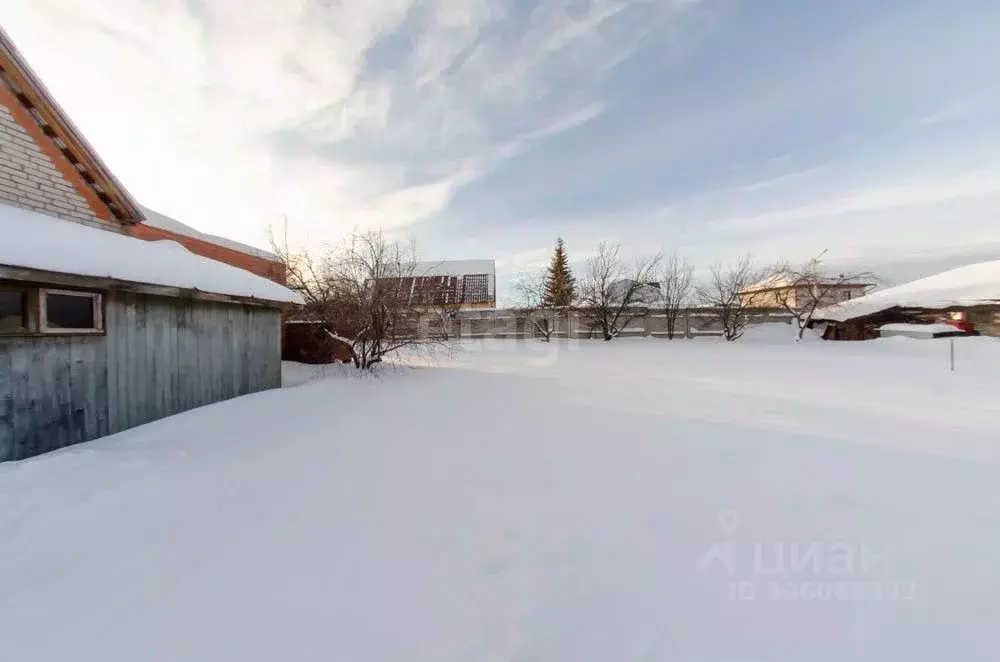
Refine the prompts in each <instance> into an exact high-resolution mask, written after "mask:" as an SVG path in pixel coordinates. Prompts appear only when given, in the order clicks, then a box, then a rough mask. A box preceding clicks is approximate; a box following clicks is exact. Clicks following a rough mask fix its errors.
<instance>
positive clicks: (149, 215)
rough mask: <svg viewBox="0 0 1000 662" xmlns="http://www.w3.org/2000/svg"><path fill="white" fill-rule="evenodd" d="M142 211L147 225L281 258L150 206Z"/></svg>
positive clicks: (252, 253)
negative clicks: (201, 228)
mask: <svg viewBox="0 0 1000 662" xmlns="http://www.w3.org/2000/svg"><path fill="white" fill-rule="evenodd" d="M142 211H143V212H144V213H145V214H146V225H150V226H152V227H154V228H159V229H161V230H167V231H168V232H173V233H174V234H179V235H183V236H185V237H191V238H192V239H201V240H202V241H205V242H208V243H210V244H215V245H216V246H222V247H224V248H228V249H230V250H234V251H237V252H239V253H246V254H247V255H254V256H256V257H260V258H264V259H265V260H272V261H274V262H277V261H278V260H279V258H278V256H277V255H275V254H274V253H269V252H267V251H265V250H261V249H259V248H255V247H254V246H248V245H247V244H241V243H240V242H238V241H233V240H232V239H227V238H225V237H219V236H217V235H214V234H206V233H204V232H201V231H200V230H196V229H194V228H193V227H191V226H190V225H186V224H184V223H181V222H180V221H178V220H177V219H175V218H170V217H169V216H167V215H165V214H161V213H160V212H158V211H153V210H152V209H150V208H149V207H143V208H142Z"/></svg>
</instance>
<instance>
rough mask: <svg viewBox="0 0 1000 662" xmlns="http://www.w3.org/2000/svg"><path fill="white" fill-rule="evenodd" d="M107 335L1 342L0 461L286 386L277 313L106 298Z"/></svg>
mask: <svg viewBox="0 0 1000 662" xmlns="http://www.w3.org/2000/svg"><path fill="white" fill-rule="evenodd" d="M104 301H105V306H106V313H105V314H106V319H105V327H106V329H107V332H106V335H102V336H65V337H54V336H31V337H2V336H0V461H3V460H14V459H23V458H26V457H31V456H32V455H37V454H39V453H44V452H47V451H51V450H55V449H57V448H61V447H63V446H68V445H71V444H75V443H79V442H82V441H88V440H91V439H96V438H98V437H102V436H104V435H107V434H113V433H115V432H120V431H122V430H126V429H128V428H131V427H135V426H137V425H142V424H143V423H148V422H150V421H154V420H157V419H159V418H163V417H165V416H170V415H172V414H176V413H179V412H182V411H186V410H188V409H192V408H194V407H200V406H202V405H207V404H211V403H213V402H218V401H220V400H225V399H228V398H232V397H236V396H239V395H245V394H247V393H253V392H256V391H261V390H265V389H269V388H276V387H278V386H280V385H281V354H280V352H281V323H280V312H279V311H278V310H276V309H270V308H263V307H259V306H249V305H239V304H226V303H215V302H206V301H196V300H191V299H172V298H166V297H157V296H150V295H144V294H131V293H105V295H104Z"/></svg>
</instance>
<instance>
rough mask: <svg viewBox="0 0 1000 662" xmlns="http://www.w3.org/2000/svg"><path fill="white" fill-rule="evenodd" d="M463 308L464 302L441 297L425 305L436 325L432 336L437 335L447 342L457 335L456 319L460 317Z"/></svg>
mask: <svg viewBox="0 0 1000 662" xmlns="http://www.w3.org/2000/svg"><path fill="white" fill-rule="evenodd" d="M461 308H462V304H460V303H457V302H454V301H448V300H440V299H439V300H437V301H434V302H433V303H431V304H428V305H427V306H425V309H426V310H427V312H428V313H429V314H430V315H431V318H432V320H433V321H434V323H435V326H434V327H433V330H432V331H431V336H432V337H437V338H438V339H440V340H443V341H445V342H447V341H449V340H453V339H454V338H455V335H456V334H455V333H453V331H454V328H455V320H456V318H457V317H458V311H459V310H461Z"/></svg>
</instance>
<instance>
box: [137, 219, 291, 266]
mask: <svg viewBox="0 0 1000 662" xmlns="http://www.w3.org/2000/svg"><path fill="white" fill-rule="evenodd" d="M142 211H143V213H144V215H145V217H146V220H145V221H144V222H143V223H139V224H135V225H131V226H129V227H128V229H127V232H128V234H130V235H132V236H133V237H138V238H139V239H146V240H149V241H157V240H160V239H170V240H172V241H176V242H177V243H179V244H181V245H182V246H184V247H185V248H187V249H188V250H189V251H191V252H192V253H195V254H197V255H201V256H203V257H207V258H211V259H213V260H218V261H219V262H225V263H226V264H231V265H233V266H234V267H239V268H240V269H245V270H247V271H249V272H250V273H253V274H257V275H258V276H262V277H264V278H267V279H269V280H273V281H274V282H276V283H281V284H282V285H284V284H285V267H284V265H283V264H282V262H281V259H280V258H279V257H278V256H277V255H275V254H274V253H269V252H267V251H264V250H261V249H259V248H255V247H254V246H248V245H246V244H241V243H240V242H238V241H233V240H232V239H227V238H225V237H218V236H215V235H211V234H205V233H204V232H199V231H198V230H195V229H194V228H193V227H191V226H189V225H185V224H184V223H181V222H180V221H177V220H174V219H172V218H170V217H169V216H165V215H163V214H161V213H159V212H155V211H153V210H152V209H148V208H146V207H143V208H142Z"/></svg>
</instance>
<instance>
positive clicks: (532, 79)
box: [0, 0, 1000, 281]
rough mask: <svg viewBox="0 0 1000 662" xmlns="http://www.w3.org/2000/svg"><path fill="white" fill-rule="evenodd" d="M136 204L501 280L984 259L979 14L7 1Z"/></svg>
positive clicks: (626, 2) (997, 20)
mask: <svg viewBox="0 0 1000 662" xmlns="http://www.w3.org/2000/svg"><path fill="white" fill-rule="evenodd" d="M0 20H2V21H3V27H4V28H5V29H6V30H7V31H8V33H9V34H10V35H11V37H12V38H13V39H14V41H15V42H16V43H17V44H18V46H19V47H20V49H21V50H22V51H23V53H24V54H25V56H26V57H27V59H28V60H29V62H30V63H31V64H32V65H33V67H34V68H35V69H36V71H37V72H38V73H39V74H40V76H41V77H42V78H43V80H44V81H45V82H46V84H47V85H48V86H49V88H50V89H51V91H52V92H53V93H54V95H55V97H56V98H57V99H58V101H59V102H60V103H61V104H62V105H63V106H64V107H65V109H66V110H67V111H68V113H69V114H70V116H71V117H72V118H73V120H74V121H75V122H76V123H77V125H79V127H80V128H81V129H82V131H83V133H84V134H85V135H86V136H87V137H88V138H89V139H90V141H91V142H92V143H93V144H94V145H95V147H96V148H97V150H98V152H99V153H100V154H101V155H102V157H103V158H104V160H105V161H106V162H108V164H109V165H110V167H111V168H112V170H114V171H115V172H116V174H117V175H118V176H119V178H120V179H121V180H122V181H123V182H124V183H125V185H126V187H127V188H128V189H129V190H130V191H131V192H132V193H133V195H134V196H135V197H137V198H138V199H139V200H140V201H141V202H142V203H143V204H145V205H147V206H149V207H152V208H154V209H157V210H159V211H161V212H164V213H166V214H168V215H171V216H173V217H175V218H177V219H179V220H181V221H183V222H186V223H188V224H190V225H193V226H195V227H197V228H198V229H200V230H203V231H205V232H210V233H213V234H219V235H224V236H227V237H230V238H233V239H236V240H239V241H243V242H246V243H250V244H255V245H259V246H264V247H266V246H267V239H266V236H267V235H266V230H267V228H268V227H279V226H280V225H281V224H282V222H283V221H282V219H287V224H288V236H289V238H290V241H291V242H292V243H293V244H294V245H297V246H303V247H309V248H311V249H313V250H321V249H322V247H323V246H325V245H327V244H329V243H331V242H336V241H337V240H338V239H341V238H343V237H344V236H346V235H347V234H349V233H351V232H353V231H357V230H366V229H371V228H382V229H385V230H387V231H388V232H390V233H392V234H393V236H400V237H403V236H405V237H407V238H413V239H414V240H415V241H416V244H417V246H418V250H419V252H420V255H421V257H422V258H424V259H435V260H437V259H448V258H453V259H461V258H489V257H492V258H495V259H496V260H497V265H498V276H499V278H501V279H503V278H504V277H506V276H509V275H511V274H514V273H517V272H519V271H522V270H524V269H530V268H532V267H533V266H535V265H537V264H540V263H544V262H545V261H546V260H547V259H548V256H549V255H550V253H551V250H552V247H553V245H554V243H555V239H556V237H557V236H562V237H563V238H564V239H565V241H566V246H567V250H568V253H569V255H570V257H571V258H573V259H575V260H577V261H579V260H582V259H583V258H585V257H586V256H587V255H589V254H592V253H593V251H594V249H595V247H596V246H597V244H598V243H599V242H601V241H610V242H621V243H622V245H623V249H624V251H625V252H628V253H632V254H640V253H650V252H655V251H658V250H664V251H665V252H667V253H668V254H669V253H675V252H676V253H678V254H679V255H681V256H683V257H685V258H686V259H688V260H689V261H691V262H692V263H694V264H695V265H696V266H697V267H698V268H699V269H704V268H705V267H707V266H708V265H710V264H713V263H719V262H721V263H725V262H727V261H731V260H735V259H736V258H737V257H738V256H739V255H742V254H744V253H752V254H753V255H754V256H756V257H757V259H758V260H760V261H764V262H767V261H771V260H776V259H779V258H784V259H789V260H804V259H806V258H808V257H810V256H813V255H815V254H817V253H819V252H820V251H823V250H826V251H827V253H826V255H827V256H828V257H829V258H830V260H831V261H832V262H833V263H835V264H837V265H842V264H855V265H859V266H864V268H874V269H877V270H883V271H885V272H887V273H886V277H887V278H888V279H889V280H890V281H893V280H898V281H902V280H906V279H908V278H910V277H914V276H919V275H925V274H926V273H929V272H933V271H935V270H937V269H938V268H942V267H947V266H954V265H955V264H961V263H963V262H968V261H975V260H977V259H987V258H1000V85H997V76H996V66H997V65H996V63H997V62H1000V39H998V38H997V37H996V35H997V34H1000V2H996V1H995V0H959V1H953V2H943V1H941V0H878V1H877V2H875V1H872V0H795V1H789V0H544V2H524V1H521V0H365V1H364V2H361V1H353V0H282V2H270V1H267V2H265V1H264V0H253V1H250V0H247V1H245V2H233V1H232V0H102V1H101V2H99V3H98V2H93V0H0Z"/></svg>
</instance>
